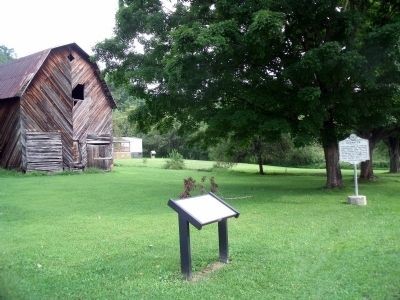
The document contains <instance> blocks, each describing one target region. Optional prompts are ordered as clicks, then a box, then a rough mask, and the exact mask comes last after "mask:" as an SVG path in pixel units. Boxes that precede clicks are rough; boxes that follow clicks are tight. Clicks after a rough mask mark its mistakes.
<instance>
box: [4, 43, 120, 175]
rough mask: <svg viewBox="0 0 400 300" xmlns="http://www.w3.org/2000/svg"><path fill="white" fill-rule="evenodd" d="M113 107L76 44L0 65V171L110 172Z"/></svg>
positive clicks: (83, 53) (88, 62)
mask: <svg viewBox="0 0 400 300" xmlns="http://www.w3.org/2000/svg"><path fill="white" fill-rule="evenodd" d="M115 107H116V104H115V101H114V100H113V98H112V96H111V93H110V91H109V89H108V88H107V85H106V83H105V82H104V80H103V79H102V78H101V76H100V71H99V69H98V67H97V65H96V64H95V63H93V62H92V61H91V60H90V58H89V55H88V54H87V53H86V52H84V51H83V50H82V49H81V48H80V47H79V46H78V45H77V44H75V43H73V44H68V45H64V46H60V47H57V48H52V49H47V50H44V51H41V52H38V53H35V54H32V55H29V56H26V57H23V58H20V59H16V60H13V61H11V62H9V63H7V64H4V65H0V167H3V168H9V169H19V170H23V171H33V170H37V171H61V170H63V169H64V170H65V169H84V168H86V167H98V168H103V169H110V168H111V166H112V163H113V160H112V156H113V153H112V149H113V148H112V109H113V108H115Z"/></svg>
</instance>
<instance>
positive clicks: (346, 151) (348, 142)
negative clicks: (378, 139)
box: [339, 134, 370, 165]
mask: <svg viewBox="0 0 400 300" xmlns="http://www.w3.org/2000/svg"><path fill="white" fill-rule="evenodd" d="M339 159H340V161H343V162H347V163H350V164H353V165H354V164H358V163H360V162H362V161H366V160H369V159H370V158H369V144H368V140H366V139H362V138H360V137H358V136H357V135H355V134H352V135H350V137H348V138H347V139H345V140H343V141H340V142H339Z"/></svg>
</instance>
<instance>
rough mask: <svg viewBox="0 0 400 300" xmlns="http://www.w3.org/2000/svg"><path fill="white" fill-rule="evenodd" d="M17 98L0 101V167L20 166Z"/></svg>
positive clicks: (15, 167)
mask: <svg viewBox="0 0 400 300" xmlns="http://www.w3.org/2000/svg"><path fill="white" fill-rule="evenodd" d="M19 112H20V110H19V100H17V99H10V100H2V101H0V167H2V168H9V169H19V168H21V160H22V152H21V143H20V117H19Z"/></svg>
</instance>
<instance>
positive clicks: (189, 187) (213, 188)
mask: <svg viewBox="0 0 400 300" xmlns="http://www.w3.org/2000/svg"><path fill="white" fill-rule="evenodd" d="M206 179H207V177H206V176H203V177H202V178H201V181H200V183H197V184H196V180H194V179H193V178H192V177H188V178H184V179H183V192H182V193H181V194H180V195H179V198H180V199H183V198H189V197H191V196H192V192H194V191H195V190H196V189H197V190H198V191H199V194H200V195H204V194H207V190H206V188H205V182H206ZM210 192H212V193H214V194H216V193H217V192H218V184H217V183H216V182H215V178H214V176H213V177H211V178H210Z"/></svg>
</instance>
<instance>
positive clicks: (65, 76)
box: [21, 49, 73, 168]
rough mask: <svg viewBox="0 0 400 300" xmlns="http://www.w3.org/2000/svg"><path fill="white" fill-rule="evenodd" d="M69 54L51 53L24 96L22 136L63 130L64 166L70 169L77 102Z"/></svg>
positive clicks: (61, 131)
mask: <svg viewBox="0 0 400 300" xmlns="http://www.w3.org/2000/svg"><path fill="white" fill-rule="evenodd" d="M68 54H69V51H67V50H66V49H60V50H58V51H54V52H51V54H50V55H49V57H48V58H47V60H46V62H45V63H44V65H43V66H42V68H41V69H40V70H39V72H38V73H37V74H36V77H35V79H34V80H33V82H32V83H31V84H30V86H29V88H28V90H27V91H26V92H25V94H24V95H23V97H22V99H21V125H22V129H23V130H22V135H24V134H25V132H29V131H38V132H54V131H59V132H60V133H61V141H62V145H63V166H64V168H69V167H70V165H71V163H72V161H73V158H72V144H73V141H72V132H73V130H72V107H73V103H72V99H71V94H72V88H71V64H70V62H69V60H68ZM22 140H26V136H22ZM25 167H26V166H25Z"/></svg>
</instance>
